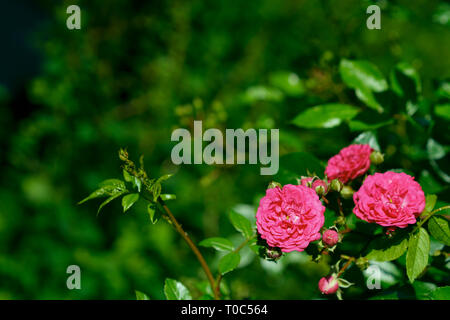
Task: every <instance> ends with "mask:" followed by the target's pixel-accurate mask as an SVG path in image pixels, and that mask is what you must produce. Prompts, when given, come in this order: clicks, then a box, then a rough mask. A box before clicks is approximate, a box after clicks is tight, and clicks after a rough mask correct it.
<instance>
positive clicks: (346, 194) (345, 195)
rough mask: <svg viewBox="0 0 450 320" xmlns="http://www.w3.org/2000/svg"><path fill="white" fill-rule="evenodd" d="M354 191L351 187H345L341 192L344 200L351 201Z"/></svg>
mask: <svg viewBox="0 0 450 320" xmlns="http://www.w3.org/2000/svg"><path fill="white" fill-rule="evenodd" d="M353 193H354V191H353V189H352V187H349V186H344V187H343V188H342V190H341V196H342V198H344V199H351V198H352V197H353Z"/></svg>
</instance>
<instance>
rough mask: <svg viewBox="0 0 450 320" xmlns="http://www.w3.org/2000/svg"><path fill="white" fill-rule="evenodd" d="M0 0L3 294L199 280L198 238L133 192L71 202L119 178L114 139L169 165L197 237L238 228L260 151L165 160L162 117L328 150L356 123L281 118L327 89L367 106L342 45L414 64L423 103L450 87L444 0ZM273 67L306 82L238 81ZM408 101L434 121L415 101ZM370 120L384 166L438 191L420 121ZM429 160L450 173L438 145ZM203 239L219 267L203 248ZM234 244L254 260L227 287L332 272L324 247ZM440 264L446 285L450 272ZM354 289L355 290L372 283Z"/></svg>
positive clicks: (240, 294)
mask: <svg viewBox="0 0 450 320" xmlns="http://www.w3.org/2000/svg"><path fill="white" fill-rule="evenodd" d="M372 3H377V4H379V5H380V7H381V10H382V29H381V30H368V29H367V28H366V18H367V17H368V15H367V14H366V13H365V10H366V8H367V6H368V5H370V4H372ZM71 4H78V5H79V6H80V7H81V13H82V28H81V30H68V29H67V28H66V21H65V20H66V18H67V16H68V15H67V14H66V8H67V6H68V5H71ZM0 6H1V8H0V12H1V15H0V17H1V18H0V21H1V28H0V30H1V31H0V32H1V33H0V35H1V37H2V48H1V50H0V51H1V52H0V66H1V68H0V80H1V82H0V89H1V90H0V105H1V109H0V136H1V141H0V148H1V149H0V150H1V151H0V162H1V171H0V177H1V179H0V298H2V299H20V298H27V299H134V290H135V289H137V290H141V291H143V292H145V293H147V294H148V295H149V296H150V297H151V298H152V299H161V298H163V297H164V296H163V290H162V289H163V284H164V279H165V278H166V277H170V278H175V279H178V280H181V281H182V282H183V283H184V284H186V286H188V287H189V288H190V289H191V291H192V294H193V296H194V297H198V296H200V289H197V285H196V283H197V282H198V279H204V275H203V273H202V271H201V269H200V268H199V266H198V263H197V261H196V260H195V257H194V256H193V254H192V252H190V251H189V250H188V248H187V246H186V245H185V243H184V242H183V241H182V240H181V239H180V237H179V236H178V235H177V234H176V233H174V232H173V231H172V230H171V228H170V227H169V226H168V225H167V224H165V223H164V222H159V223H158V224H157V225H151V224H150V223H149V222H148V217H147V213H146V210H145V206H144V204H138V205H137V206H135V207H133V208H132V209H131V210H130V211H129V212H127V213H126V214H123V213H122V208H121V206H120V203H119V202H117V203H113V204H112V205H110V206H108V207H106V208H105V209H104V210H103V211H102V213H101V214H100V215H99V217H96V215H95V214H96V210H97V205H98V203H95V201H93V202H90V203H88V204H87V205H84V206H77V205H76V203H77V202H78V201H79V200H80V199H82V198H83V197H85V196H86V195H87V194H89V193H90V192H91V191H92V190H94V189H95V188H96V185H97V183H98V182H100V181H102V180H104V179H107V178H113V177H116V178H120V177H121V170H120V168H119V166H120V161H119V159H118V158H117V150H118V149H119V148H120V147H127V148H128V151H129V153H130V155H131V157H132V158H134V159H135V160H137V159H138V157H139V155H140V154H143V155H144V156H145V162H146V167H147V168H148V169H149V171H150V174H151V175H155V176H157V175H159V174H164V173H168V172H176V175H175V176H174V177H172V178H171V179H170V180H169V181H168V182H167V183H166V184H165V185H164V187H165V191H167V192H170V193H175V194H176V195H177V200H176V201H174V202H172V203H171V204H170V206H171V209H172V211H173V212H174V213H175V214H176V216H177V217H178V219H179V220H180V221H181V222H182V224H183V226H184V227H185V229H186V230H189V231H190V233H191V235H192V237H193V238H194V239H195V240H196V241H199V240H201V239H203V238H204V237H209V236H225V237H228V236H229V235H230V234H235V233H234V232H233V231H232V227H231V225H230V224H229V223H228V220H227V218H226V213H227V212H228V211H229V210H230V209H231V208H233V207H236V206H238V208H237V210H238V211H240V212H242V213H244V214H248V215H249V216H251V215H253V214H254V213H255V208H256V207H255V205H257V203H258V201H259V198H260V197H261V196H262V195H263V194H264V191H265V187H266V185H267V183H268V182H269V181H270V177H267V176H261V175H259V167H258V166H256V165H255V166H249V165H240V166H237V165H236V166H221V167H219V166H204V165H203V166H194V165H191V166H188V165H184V166H181V167H176V166H174V165H173V164H172V163H171V160H170V152H171V148H172V147H173V145H174V144H173V143H171V141H170V135H171V132H172V131H173V130H174V129H176V128H179V127H184V128H190V127H191V126H192V121H193V120H194V119H196V120H203V123H204V127H213V128H220V129H221V130H224V129H225V128H244V129H246V128H279V129H280V132H281V138H280V153H281V154H286V153H289V152H298V151H304V152H309V153H312V154H314V155H315V156H317V157H318V158H319V159H321V160H323V161H326V160H327V159H328V158H329V157H330V156H332V155H334V154H335V153H337V152H338V151H339V150H340V149H341V148H343V147H345V146H346V145H348V144H349V143H350V142H351V141H352V140H353V138H354V137H356V136H357V135H358V132H351V131H350V130H349V129H348V127H347V126H346V125H345V124H343V125H341V126H339V127H337V128H333V129H311V130H307V129H300V128H297V127H295V126H293V125H292V124H290V120H292V118H293V117H294V116H296V115H297V114H298V113H300V112H301V111H302V110H304V109H306V108H307V107H310V106H313V105H317V104H321V103H326V102H342V103H350V104H353V105H357V106H361V107H363V104H362V103H361V102H360V101H359V100H358V99H357V98H356V97H355V94H354V92H353V91H352V90H349V89H348V88H346V86H345V85H344V84H343V83H342V80H341V78H340V76H339V72H338V66H339V62H340V60H341V59H342V58H348V59H364V60H369V61H371V62H373V63H374V64H376V65H377V66H378V67H379V68H380V70H381V71H382V72H383V73H384V74H385V76H386V77H388V75H389V72H390V71H391V70H392V68H393V67H394V66H395V65H396V64H397V63H399V62H402V61H406V62H408V63H410V64H411V65H412V66H414V67H415V68H416V70H417V71H418V73H419V74H420V77H421V79H422V87H423V99H425V100H426V101H427V102H428V103H427V106H428V108H429V110H432V107H433V106H434V105H435V104H436V103H444V102H446V103H448V99H449V96H448V92H449V91H448V86H449V82H446V81H448V80H449V79H450V59H449V53H450V28H449V26H450V6H449V5H448V3H447V2H446V1H435V0H426V1H425V0H423V1H421V0H414V1H412V0H404V1H379V2H373V1H357V0H354V1H352V0H343V1H307V0H303V1H294V0H292V1H241V0H239V1H238V0H227V1H224V0H216V1H130V0H114V1H112V0H110V1H62V2H61V3H60V4H58V5H54V2H53V1H34V2H29V3H28V2H25V1H18V2H13V3H2V4H1V5H0ZM280 70H286V71H289V72H294V73H296V74H297V75H298V76H299V77H300V78H301V79H302V81H303V84H304V88H305V90H304V93H302V94H300V95H296V96H292V97H291V96H285V97H283V98H281V99H278V98H277V97H275V98H273V99H271V98H270V97H269V98H266V99H254V98H252V96H251V90H250V91H248V89H249V88H251V87H254V86H267V85H269V84H270V77H271V75H272V74H274V73H275V72H278V71H280ZM445 84H446V85H447V93H445V90H444V91H442V90H443V89H442V88H443V87H444V88H445ZM439 88H441V89H439ZM439 90H441V91H439ZM249 92H250V94H249ZM430 108H431V109H430ZM391 111H392V114H395V113H396V112H397V111H398V110H395V109H394V110H391ZM430 112H431V111H428V112H424V114H428V113H430ZM418 117H419V118H418V119H416V120H417V121H418V122H419V123H421V124H423V123H425V124H424V125H425V126H427V125H428V124H429V123H428V122H426V121H429V119H428V118H427V117H426V116H424V115H423V114H418ZM447 118H448V117H447ZM421 121H422V122H421ZM424 121H425V122H424ZM427 128H428V129H429V130H428V129H427V130H428V131H427V132H428V133H430V132H431V135H432V136H433V138H434V139H435V140H436V141H438V142H439V143H440V144H442V145H443V146H448V145H449V144H450V135H449V131H448V120H447V121H444V120H443V119H437V120H436V122H435V123H434V126H433V127H432V128H429V127H427ZM379 131H380V133H379V134H380V145H381V147H382V149H383V150H382V151H384V152H386V163H385V167H384V168H385V169H389V168H404V169H406V170H409V171H410V172H412V173H413V174H414V175H415V176H416V177H417V179H419V178H420V179H422V182H423V181H425V180H426V179H427V178H429V179H428V180H426V181H431V182H429V186H428V187H427V188H429V189H427V190H425V191H426V192H427V193H429V192H434V193H436V192H437V193H438V195H439V199H440V200H442V201H447V202H448V200H449V199H448V184H446V183H445V181H443V180H442V179H440V177H439V176H437V175H436V173H435V172H434V171H433V170H432V168H431V167H430V165H429V163H428V161H427V159H426V156H424V155H423V152H424V151H423V150H424V149H425V142H426V139H425V136H424V135H423V134H422V133H421V132H419V131H417V129H415V128H414V127H408V123H407V122H406V123H404V122H402V123H401V124H396V125H393V126H392V128H390V129H389V130H388V129H387V128H382V129H379ZM384 131H386V134H384V133H383V132H384ZM424 139H425V140H424ZM445 148H446V150H448V147H445ZM439 164H440V166H441V168H442V169H443V170H444V171H445V170H447V172H448V158H444V159H441V160H439ZM424 177H425V178H424ZM430 177H431V178H430ZM424 179H425V180H424ZM430 179H432V180H430ZM433 188H434V189H433ZM424 189H425V187H424ZM231 240H232V241H236V242H239V241H240V239H239V237H236V239H234V238H231ZM202 251H203V252H204V253H205V255H206V257H207V259H208V260H209V261H211V264H212V266H213V269H215V268H216V263H217V257H216V256H215V255H214V252H213V251H212V250H210V249H202ZM245 259H247V260H245ZM243 260H244V262H245V263H248V264H249V265H247V266H246V267H245V268H240V269H238V270H237V271H235V272H233V273H232V274H230V275H229V276H227V277H226V279H225V282H226V284H227V286H228V287H229V288H230V290H231V297H232V298H236V299H241V298H258V299H283V298H284V299H310V298H319V297H320V294H319V292H318V290H317V281H318V280H319V279H320V277H322V276H324V275H326V274H327V272H328V265H327V264H326V263H321V264H319V265H316V264H314V263H313V262H308V258H307V257H306V256H305V255H302V254H291V255H289V256H288V257H286V258H285V259H284V262H282V263H279V264H273V263H272V264H271V263H266V262H264V263H262V262H261V260H260V259H258V258H255V257H254V256H252V255H251V254H248V257H247V258H245V257H243ZM71 264H76V265H79V266H80V267H81V273H82V280H81V285H82V290H73V291H70V290H68V289H67V288H66V278H67V276H68V275H67V274H66V268H67V266H68V265H71ZM355 269H356V268H353V269H351V270H353V271H354V272H356V273H358V272H359V271H358V270H355ZM402 272H403V273H404V269H403V270H402ZM359 274H360V273H359ZM355 277H358V276H355ZM440 279H441V280H440V284H441V285H442V284H445V283H446V282H447V281H448V271H447V275H445V272H444V275H443V276H442V277H441V278H440ZM402 281H404V279H403V278H402V279H401V280H399V282H402ZM354 290H355V291H354V292H353V293H352V291H351V290H349V296H348V297H349V298H352V297H363V298H364V297H368V296H370V295H372V294H373V293H367V292H366V293H364V292H362V291H358V289H354Z"/></svg>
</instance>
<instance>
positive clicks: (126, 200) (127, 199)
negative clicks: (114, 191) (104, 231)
mask: <svg viewBox="0 0 450 320" xmlns="http://www.w3.org/2000/svg"><path fill="white" fill-rule="evenodd" d="M138 200H139V193H131V194H127V195H126V196H124V197H123V198H122V207H123V212H126V211H127V210H128V209H130V208H131V207H132V206H133V204H135V203H136V201H138Z"/></svg>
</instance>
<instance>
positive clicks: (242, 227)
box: [229, 210, 253, 238]
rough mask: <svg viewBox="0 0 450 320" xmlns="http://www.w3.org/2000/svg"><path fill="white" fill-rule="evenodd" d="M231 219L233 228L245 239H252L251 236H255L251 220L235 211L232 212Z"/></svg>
mask: <svg viewBox="0 0 450 320" xmlns="http://www.w3.org/2000/svg"><path fill="white" fill-rule="evenodd" d="M229 217H230V221H231V224H232V225H233V227H234V228H235V229H236V230H237V231H239V232H240V233H242V234H243V235H244V237H246V238H250V237H251V236H253V228H252V224H251V223H250V221H249V220H247V218H245V217H244V216H242V215H240V214H239V213H236V212H234V211H233V210H231V211H230V215H229Z"/></svg>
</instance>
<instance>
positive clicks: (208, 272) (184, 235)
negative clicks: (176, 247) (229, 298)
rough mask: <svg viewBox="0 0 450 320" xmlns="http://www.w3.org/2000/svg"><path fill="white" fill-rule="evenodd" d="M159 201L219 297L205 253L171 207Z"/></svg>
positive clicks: (217, 297) (215, 295)
mask: <svg viewBox="0 0 450 320" xmlns="http://www.w3.org/2000/svg"><path fill="white" fill-rule="evenodd" d="M158 201H159V203H160V204H161V206H162V208H163V209H164V211H165V213H166V214H167V216H168V218H169V220H170V221H171V222H172V225H173V227H174V228H175V230H176V231H177V232H178V233H179V234H180V235H181V237H182V238H183V239H184V241H186V243H187V244H188V246H189V248H191V250H192V252H194V254H195V256H196V257H197V259H198V261H199V262H200V265H201V266H202V268H203V271H204V272H205V274H206V277H207V278H208V281H209V284H210V285H211V289H212V290H213V291H214V298H215V299H216V300H218V299H219V296H218V295H217V294H216V292H215V290H214V287H215V286H214V277H213V275H212V273H211V270H210V269H209V266H208V264H207V263H206V260H205V258H203V255H202V254H201V252H200V250H199V249H198V248H197V246H196V245H195V243H194V242H193V241H192V239H191V238H190V237H189V235H188V234H187V232H186V231H184V230H183V228H182V227H181V225H180V223H179V222H178V221H177V219H176V218H175V216H174V215H173V214H172V212H171V211H170V209H169V208H168V207H167V205H166V204H165V203H164V201H162V200H161V198H159V199H158Z"/></svg>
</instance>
